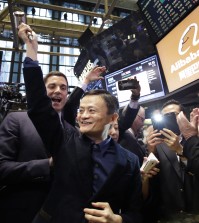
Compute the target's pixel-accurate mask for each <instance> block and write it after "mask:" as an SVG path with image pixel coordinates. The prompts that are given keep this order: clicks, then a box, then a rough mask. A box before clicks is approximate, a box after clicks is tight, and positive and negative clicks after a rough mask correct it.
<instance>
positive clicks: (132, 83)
mask: <svg viewBox="0 0 199 223" xmlns="http://www.w3.org/2000/svg"><path fill="white" fill-rule="evenodd" d="M138 85H139V81H138V80H137V79H129V80H120V81H118V88H119V90H120V91H123V90H131V89H136V88H137V87H138Z"/></svg>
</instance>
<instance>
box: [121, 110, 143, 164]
mask: <svg viewBox="0 0 199 223" xmlns="http://www.w3.org/2000/svg"><path fill="white" fill-rule="evenodd" d="M127 117H128V116H127ZM144 120H145V110H144V108H143V107H142V106H140V107H139V110H138V113H137V115H136V117H135V119H134V120H132V122H131V119H130V120H129V118H128V119H126V121H128V123H129V124H130V126H129V129H127V130H126V131H125V132H124V133H123V134H120V137H119V143H120V145H121V146H123V147H124V148H125V149H128V150H129V151H131V152H133V153H135V154H136V155H137V156H138V157H139V162H140V166H141V165H142V163H143V159H144V157H146V156H147V154H146V149H145V148H144V147H142V146H141V145H140V143H139V141H138V139H137V137H138V135H140V132H141V131H142V127H143V125H144Z"/></svg>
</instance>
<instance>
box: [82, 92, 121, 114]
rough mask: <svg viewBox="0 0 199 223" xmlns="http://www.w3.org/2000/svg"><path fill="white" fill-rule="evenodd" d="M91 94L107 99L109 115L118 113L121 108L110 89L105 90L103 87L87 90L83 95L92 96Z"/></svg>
mask: <svg viewBox="0 0 199 223" xmlns="http://www.w3.org/2000/svg"><path fill="white" fill-rule="evenodd" d="M91 95H98V96H100V97H102V99H103V100H104V101H105V103H106V105H107V108H108V114H109V115H111V114H114V113H118V110H119V103H118V100H117V98H116V97H115V96H113V95H112V94H110V93H109V92H108V91H106V90H103V89H98V90H91V91H88V92H86V93H85V94H84V96H83V97H85V96H91Z"/></svg>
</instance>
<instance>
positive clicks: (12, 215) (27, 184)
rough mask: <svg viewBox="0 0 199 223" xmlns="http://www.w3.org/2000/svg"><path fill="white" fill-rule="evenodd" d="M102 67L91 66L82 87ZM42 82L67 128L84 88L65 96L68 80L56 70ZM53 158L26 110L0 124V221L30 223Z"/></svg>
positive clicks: (46, 189) (42, 197)
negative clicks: (62, 112)
mask: <svg viewBox="0 0 199 223" xmlns="http://www.w3.org/2000/svg"><path fill="white" fill-rule="evenodd" d="M30 63H31V62H30V61H29V62H28V65H27V66H30ZM32 66H35V64H33V65H32ZM103 70H104V68H103V67H95V68H93V70H92V71H91V72H90V73H88V74H87V76H86V77H85V79H84V81H83V87H84V89H85V87H86V85H87V84H88V83H89V82H90V81H93V80H95V79H99V78H98V76H99V74H100V73H101V72H103ZM44 82H45V86H46V89H47V95H48V97H50V98H51V103H52V106H53V108H54V109H55V111H56V112H58V113H59V117H60V121H61V122H62V126H63V127H64V128H66V129H67V131H70V130H71V129H72V126H71V125H73V126H74V125H75V119H76V116H75V114H76V109H77V107H78V105H79V102H78V101H79V100H80V98H81V96H82V95H83V93H84V91H83V89H82V88H79V87H76V88H75V90H74V91H73V92H72V93H71V95H70V96H69V98H68V99H67V95H68V93H67V92H68V82H67V79H66V76H65V75H64V74H63V73H61V72H58V71H53V72H50V73H49V74H48V75H47V76H46V77H45V78H44ZM66 101H67V102H66ZM64 106H65V109H64V114H63V115H62V114H61V111H62V109H63V107H64ZM63 116H64V118H63ZM64 119H65V120H64ZM69 123H70V124H71V125H70V124H69ZM52 161H53V160H52V158H51V155H50V154H49V153H48V152H47V150H46V149H45V146H44V144H43V142H42V140H41V138H40V136H39V135H38V133H37V131H36V129H35V127H34V125H33V124H32V122H31V120H30V119H29V117H28V115H27V113H26V112H13V113H9V114H8V115H7V116H6V118H5V119H4V120H3V122H2V123H1V125H0V187H1V190H0V221H2V222H3V223H11V222H14V221H15V220H16V219H17V221H18V222H22V223H30V222H31V221H32V220H33V218H34V216H35V215H36V213H37V212H38V211H39V210H40V208H41V206H42V204H43V202H44V200H45V198H46V196H47V194H48V192H49V188H50V185H51V175H52V165H53V162H52Z"/></svg>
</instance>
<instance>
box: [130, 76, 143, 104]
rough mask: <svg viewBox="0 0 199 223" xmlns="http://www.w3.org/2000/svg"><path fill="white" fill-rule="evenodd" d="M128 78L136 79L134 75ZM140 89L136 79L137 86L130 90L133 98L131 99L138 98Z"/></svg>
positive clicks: (135, 99)
mask: <svg viewBox="0 0 199 223" xmlns="http://www.w3.org/2000/svg"><path fill="white" fill-rule="evenodd" d="M129 79H135V80H137V78H136V76H135V77H134V78H129ZM140 91H141V87H140V84H139V81H137V88H135V89H132V90H131V92H132V94H131V100H133V101H137V100H139V98H140Z"/></svg>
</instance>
